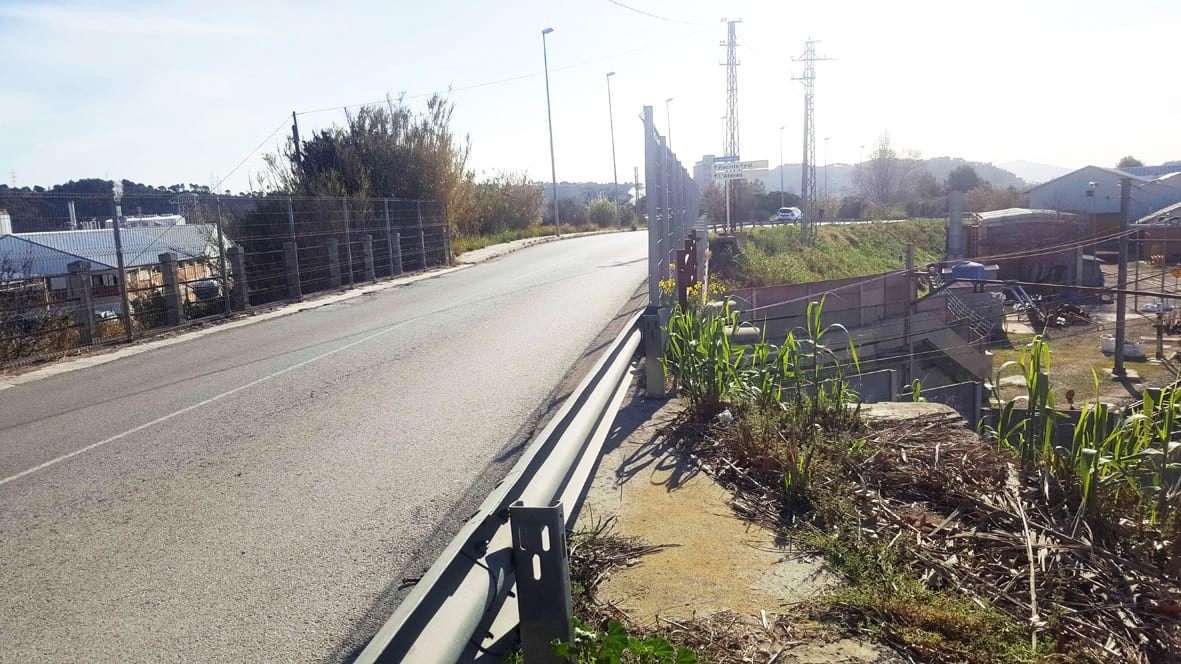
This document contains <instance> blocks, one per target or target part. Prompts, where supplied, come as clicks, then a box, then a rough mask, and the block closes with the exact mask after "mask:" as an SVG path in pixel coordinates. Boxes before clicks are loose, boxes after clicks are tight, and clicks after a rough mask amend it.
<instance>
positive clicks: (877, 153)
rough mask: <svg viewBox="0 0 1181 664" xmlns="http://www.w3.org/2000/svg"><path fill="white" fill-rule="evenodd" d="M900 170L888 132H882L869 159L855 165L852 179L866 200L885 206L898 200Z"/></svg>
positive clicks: (900, 166) (896, 153)
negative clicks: (855, 168)
mask: <svg viewBox="0 0 1181 664" xmlns="http://www.w3.org/2000/svg"><path fill="white" fill-rule="evenodd" d="M902 170H903V169H902V165H901V163H900V160H899V158H898V152H897V151H896V150H895V149H894V147H893V146H892V145H891V144H890V134H889V132H882V135H881V136H880V137H879V138H878V144H877V146H875V147H874V149H873V152H871V153H870V156H869V159H868V160H866V161H864V162H862V163H861V164H860V165H858V166H857V170H856V172H855V173H854V175H853V181H854V182H855V183H856V185H857V187H858V188H859V189H860V190H861V195H862V196H863V197H864V198H865V199H866V200H868V201H870V202H871V203H875V204H877V205H882V206H886V205H890V204H891V203H894V202H895V201H897V200H898V197H899V190H900V189H901V184H902V175H903V173H902Z"/></svg>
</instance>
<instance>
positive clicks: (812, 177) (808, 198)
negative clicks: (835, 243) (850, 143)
mask: <svg viewBox="0 0 1181 664" xmlns="http://www.w3.org/2000/svg"><path fill="white" fill-rule="evenodd" d="M829 59H831V58H818V57H816V40H814V39H809V40H808V41H806V42H804V54H803V55H802V56H800V57H799V62H802V63H804V73H803V75H802V76H795V77H793V79H794V80H797V81H800V82H801V83H803V84H804V163H803V166H804V168H803V174H802V175H801V176H800V196H801V197H803V207H804V219H803V221H802V222H801V223H800V233H801V239H802V240H803V241H804V242H810V241H811V239H812V238H811V236H812V226H813V224H814V223H815V220H816V113H815V103H814V101H813V94H814V89H815V83H816V62H817V61H818V60H829Z"/></svg>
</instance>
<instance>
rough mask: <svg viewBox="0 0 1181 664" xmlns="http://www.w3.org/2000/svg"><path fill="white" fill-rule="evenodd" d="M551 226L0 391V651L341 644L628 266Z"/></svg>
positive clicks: (299, 650) (119, 656)
mask: <svg viewBox="0 0 1181 664" xmlns="http://www.w3.org/2000/svg"><path fill="white" fill-rule="evenodd" d="M645 239H646V236H645V235H644V234H643V233H623V234H612V235H601V236H593V237H585V238H579V239H574V240H568V241H564V242H553V243H549V244H544V245H541V246H537V247H533V248H529V249H526V250H523V251H519V252H517V253H514V254H510V255H508V256H505V257H503V258H501V259H499V260H496V261H492V262H489V263H485V264H481V265H477V266H475V267H471V268H468V269H464V270H460V271H457V272H453V273H449V274H445V275H441V276H439V277H437V278H434V279H428V280H423V281H420V282H417V283H414V284H411V285H407V286H403V287H398V288H393V289H389V290H385V291H382V292H379V293H376V294H371V295H366V296H362V297H358V298H355V299H352V300H347V301H344V302H340V303H336V304H331V305H327V306H323V307H319V308H316V309H312V310H309V311H304V312H301V313H298V314H294V315H291V316H285V317H281V318H276V319H273V320H270V321H265V322H260V323H258V324H255V325H248V326H244V327H239V328H236V329H230V330H225V331H223V332H218V333H216V334H211V335H208V336H204V337H201V338H198V339H194V340H191V341H186V342H184V343H181V344H177V345H174V346H171V347H167V348H161V349H158V350H151V351H147V352H144V353H142V354H139V355H136V356H133V357H128V358H122V359H118V360H115V361H112V362H109V363H106V364H102V365H99V366H95V367H90V368H86V369H82V370H79V371H74V372H70V373H65V374H62V375H58V376H53V377H49V378H46V379H44V380H39V381H35V382H31V383H27V384H23V385H19V386H16V387H13V388H11V389H7V390H4V391H2V392H0V598H2V601H0V661H3V662H49V661H53V662H63V661H80V662H140V661H142V662H171V661H185V662H279V661H293V662H317V661H333V660H340V659H347V658H348V657H349V655H350V653H352V652H354V651H355V650H356V649H357V648H358V647H359V646H363V644H364V643H365V642H366V641H367V639H368V637H369V636H370V635H371V634H372V632H373V631H375V630H376V628H377V626H378V625H379V624H380V622H381V621H382V620H383V619H384V617H385V616H386V615H388V613H389V612H390V611H392V609H393V604H394V603H395V602H396V598H397V596H398V581H399V580H400V579H402V577H403V576H406V575H408V574H409V575H412V574H416V573H418V572H421V566H422V565H423V564H429V562H430V558H431V557H432V556H429V555H428V554H429V552H431V551H433V550H436V549H437V548H438V547H439V546H440V545H441V544H442V543H444V542H445V541H446V540H447V539H449V538H450V536H451V535H453V534H454V532H455V531H456V530H457V529H458V526H459V522H460V521H461V519H462V518H463V517H466V516H467V514H468V513H469V511H470V509H471V508H472V507H473V506H474V505H475V504H477V502H478V501H479V500H480V499H482V498H483V496H484V495H486V492H487V489H488V487H489V486H491V485H492V484H493V483H495V482H496V481H497V480H499V479H500V478H501V477H502V476H503V475H504V474H505V473H506V472H507V471H508V470H509V468H510V466H511V461H512V459H513V458H514V457H515V455H516V453H518V452H519V449H520V446H521V444H522V443H523V442H525V440H526V439H527V435H528V432H529V430H530V429H531V427H532V426H533V425H534V424H535V423H536V422H535V421H533V420H536V418H537V416H538V414H539V407H541V406H543V405H544V404H546V403H547V401H548V400H549V399H550V397H551V396H552V395H553V393H554V391H555V388H556V387H557V386H558V385H559V383H561V382H562V381H563V377H564V376H566V374H567V373H568V372H569V370H570V369H571V367H572V366H574V365H575V363H576V361H577V360H578V359H579V358H580V357H581V356H583V355H584V354H585V353H586V351H588V348H589V347H590V346H591V345H592V342H593V341H594V340H595V338H596V336H597V335H598V333H600V332H601V331H602V330H603V328H604V326H605V325H606V324H607V323H608V321H610V320H611V319H612V318H613V317H615V316H616V315H617V314H618V313H619V311H620V308H621V307H622V306H623V305H624V304H625V303H626V301H627V300H628V298H629V296H631V295H632V294H633V292H634V291H635V290H636V288H637V286H639V285H640V283H641V282H642V280H643V279H644V275H645V251H646V242H645Z"/></svg>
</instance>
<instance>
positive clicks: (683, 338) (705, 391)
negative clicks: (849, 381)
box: [663, 300, 860, 415]
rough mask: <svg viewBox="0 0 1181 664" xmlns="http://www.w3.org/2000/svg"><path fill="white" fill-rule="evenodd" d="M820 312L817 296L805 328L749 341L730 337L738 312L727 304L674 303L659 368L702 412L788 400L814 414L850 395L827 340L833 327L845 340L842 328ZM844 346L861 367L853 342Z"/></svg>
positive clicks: (842, 369) (843, 401)
mask: <svg viewBox="0 0 1181 664" xmlns="http://www.w3.org/2000/svg"><path fill="white" fill-rule="evenodd" d="M823 310H824V301H823V300H821V301H819V302H812V303H810V304H809V305H808V313H807V317H806V321H807V322H806V325H805V327H803V328H799V329H796V330H793V331H792V332H790V333H789V334H788V335H787V338H786V339H785V340H784V342H783V344H782V345H780V346H775V345H773V344H770V343H768V342H767V340H766V338H765V336H764V338H762V339H760V340H759V341H757V342H755V343H753V344H736V343H733V342H732V340H731V338H730V334H729V332H730V331H732V330H736V329H737V328H738V318H739V312H738V311H736V310H733V309H732V308H731V306H730V303H729V302H726V303H724V304H723V306H722V308H721V310H720V311H711V310H706V309H698V308H695V307H691V308H690V309H689V310H688V311H682V310H681V309H680V308H677V309H675V310H674V312H673V314H672V316H671V317H670V319H669V323H668V327H667V332H668V343H667V346H666V348H665V354H664V358H663V362H664V369H665V372H666V373H667V374H668V375H671V376H672V377H673V378H674V379H675V380H676V382H677V384H678V386H679V387H680V390H681V393H682V395H683V396H684V397H685V398H686V399H687V400H688V401H689V405H690V407H691V408H692V409H693V410H694V411H695V412H697V413H699V414H704V415H712V414H713V413H714V412H716V411H717V410H718V409H719V408H720V407H721V406H722V405H724V404H728V403H733V404H736V405H737V404H752V405H757V406H763V407H765V406H783V405H784V403H785V402H787V401H791V400H794V401H795V402H797V404H806V405H807V407H808V408H809V409H810V410H811V411H812V412H813V413H818V412H820V411H824V410H828V409H830V408H833V407H839V406H843V405H844V404H846V403H848V402H849V401H851V400H852V399H853V398H854V397H855V395H853V394H852V393H851V392H850V391H849V389H848V387H847V385H846V384H845V381H844V376H845V369H846V363H844V362H842V361H841V359H840V356H839V355H838V352H837V349H833V348H831V347H829V346H828V345H827V344H826V343H825V339H826V337H829V336H830V335H831V334H833V333H834V332H840V333H844V335H845V337H846V339H848V330H846V329H845V327H844V326H843V325H840V324H837V323H834V324H831V325H827V326H825V325H823V324H822V322H821V314H822V312H823ZM845 351H846V352H847V353H848V355H849V357H850V362H851V364H852V365H853V367H854V368H857V369H859V367H860V365H859V361H858V359H857V350H856V348H855V347H854V345H853V343H852V342H851V341H846V344H845Z"/></svg>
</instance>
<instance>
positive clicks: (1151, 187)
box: [1029, 165, 1181, 236]
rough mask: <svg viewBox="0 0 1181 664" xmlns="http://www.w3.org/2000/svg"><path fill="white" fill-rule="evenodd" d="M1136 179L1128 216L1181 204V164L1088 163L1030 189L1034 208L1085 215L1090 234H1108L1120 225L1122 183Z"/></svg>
mask: <svg viewBox="0 0 1181 664" xmlns="http://www.w3.org/2000/svg"><path fill="white" fill-rule="evenodd" d="M1124 178H1127V179H1130V180H1131V181H1132V196H1131V200H1130V201H1129V205H1130V207H1129V214H1128V218H1129V219H1131V220H1135V219H1140V218H1144V217H1149V216H1153V215H1155V214H1156V213H1157V211H1159V210H1161V209H1163V208H1166V207H1169V206H1171V205H1175V204H1177V203H1181V165H1176V166H1145V167H1135V168H1127V169H1116V168H1104V167H1102V166H1084V167H1082V168H1080V169H1078V170H1075V171H1071V172H1070V173H1067V174H1066V175H1063V176H1061V177H1058V178H1055V179H1053V180H1050V181H1049V182H1045V183H1043V184H1040V185H1038V186H1036V187H1034V188H1033V189H1030V190H1029V205H1030V207H1031V208H1036V209H1043V210H1057V211H1061V212H1073V213H1075V214H1079V215H1084V216H1085V217H1086V221H1087V229H1086V231H1087V232H1086V234H1087V236H1104V235H1110V234H1112V233H1115V232H1118V230H1119V227H1120V222H1121V219H1120V184H1121V182H1122V180H1123V179H1124Z"/></svg>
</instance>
